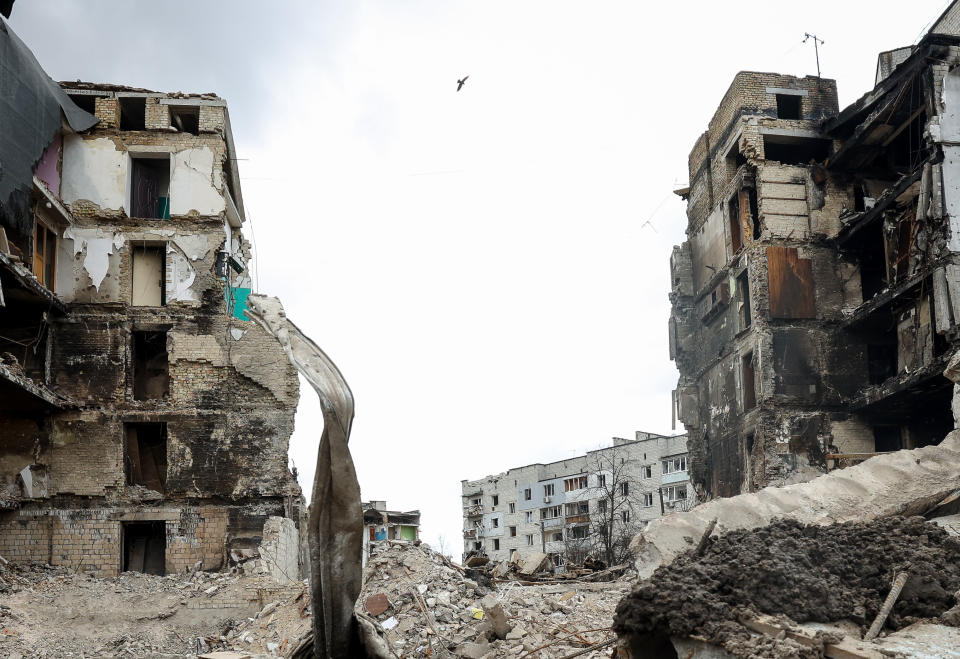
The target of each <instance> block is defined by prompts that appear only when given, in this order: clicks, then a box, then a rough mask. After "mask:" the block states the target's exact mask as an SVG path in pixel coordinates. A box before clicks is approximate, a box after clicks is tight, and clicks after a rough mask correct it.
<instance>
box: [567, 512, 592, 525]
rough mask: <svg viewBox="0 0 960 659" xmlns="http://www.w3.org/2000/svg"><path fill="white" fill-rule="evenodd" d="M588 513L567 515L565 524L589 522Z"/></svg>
mask: <svg viewBox="0 0 960 659" xmlns="http://www.w3.org/2000/svg"><path fill="white" fill-rule="evenodd" d="M589 523H590V515H589V514H586V513H584V514H581V515H567V524H589Z"/></svg>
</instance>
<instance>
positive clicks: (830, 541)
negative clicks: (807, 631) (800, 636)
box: [614, 517, 960, 656]
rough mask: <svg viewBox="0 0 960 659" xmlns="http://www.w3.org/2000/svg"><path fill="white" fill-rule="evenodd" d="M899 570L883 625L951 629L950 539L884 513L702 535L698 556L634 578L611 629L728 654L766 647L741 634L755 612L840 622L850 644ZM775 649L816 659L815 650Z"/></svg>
mask: <svg viewBox="0 0 960 659" xmlns="http://www.w3.org/2000/svg"><path fill="white" fill-rule="evenodd" d="M902 571H906V572H908V573H909V574H910V578H909V580H908V581H907V583H906V586H905V587H904V589H903V591H902V593H901V595H900V597H899V599H898V600H897V602H896V605H895V606H894V608H893V611H892V613H891V614H890V616H889V618H888V619H887V625H888V626H889V627H890V628H891V629H894V630H897V629H901V628H903V627H905V626H907V625H910V624H913V623H916V622H920V621H935V622H941V623H945V624H948V625H956V624H957V623H960V606H958V607H957V608H955V609H954V608H952V607H955V606H957V605H960V601H958V600H957V595H958V594H960V593H958V591H960V539H958V538H956V537H955V536H952V535H949V534H948V533H947V532H946V531H944V530H943V529H942V528H940V527H938V526H936V525H934V524H932V523H929V522H927V521H926V520H925V519H924V518H922V517H910V518H902V517H893V518H887V519H880V520H875V521H872V522H860V523H857V522H849V523H846V524H836V525H832V526H817V525H803V524H800V523H798V522H795V521H786V520H784V521H778V522H775V523H773V524H771V525H769V526H765V527H761V528H759V529H753V530H748V531H735V532H731V533H728V534H726V535H724V536H722V537H720V538H716V539H712V540H711V542H710V544H709V545H708V546H707V547H706V549H705V551H704V552H703V554H702V555H700V554H698V552H697V550H696V549H692V550H690V551H689V552H687V553H685V554H683V555H681V556H680V557H678V558H677V559H676V560H674V561H673V562H672V563H671V564H670V565H669V566H665V567H663V568H661V569H659V570H657V571H656V572H655V573H654V575H653V576H652V577H651V578H650V579H647V580H645V581H642V582H641V583H640V584H639V585H638V586H637V587H636V588H635V590H634V591H633V592H632V593H631V594H630V595H629V596H628V597H627V598H625V599H624V601H623V602H622V603H621V604H620V605H619V606H618V607H617V617H616V622H615V625H614V628H615V629H616V631H617V633H618V634H621V635H625V636H626V635H629V636H634V637H641V636H648V637H650V638H651V639H655V638H657V637H674V636H680V637H683V636H688V637H689V636H696V637H698V638H702V639H705V640H706V641H709V642H711V643H714V644H716V645H721V646H723V647H724V648H725V649H726V650H727V651H728V652H731V653H732V654H734V655H735V656H746V655H745V654H744V652H745V651H746V649H748V648H750V647H751V645H752V644H753V645H755V644H757V643H769V639H766V638H764V637H762V635H761V637H760V638H758V637H757V635H756V634H755V633H752V631H751V629H750V626H749V625H750V621H751V620H755V619H757V618H758V614H770V615H777V616H781V617H785V618H787V619H789V620H790V621H792V622H793V623H805V622H821V623H830V622H838V621H849V622H853V623H855V624H856V625H857V626H858V628H859V629H858V630H859V634H858V635H857V636H856V638H860V636H861V635H862V633H863V632H865V631H866V630H867V626H868V625H869V624H870V623H871V621H872V620H873V619H874V618H875V616H876V615H877V613H878V612H879V610H880V608H881V605H882V604H883V601H884V598H885V597H886V596H887V593H888V591H889V590H890V586H891V583H892V581H893V578H894V576H895V575H896V574H898V573H900V572H902ZM840 636H841V637H842V636H843V635H842V634H841V635H840ZM831 639H832V640H831V642H835V641H838V640H839V639H836V638H833V637H831ZM780 643H781V645H783V648H782V649H783V650H786V649H787V648H794V649H797V648H800V649H802V650H803V651H804V652H803V656H824V654H823V649H822V648H821V649H810V648H804V647H803V646H802V645H801V644H799V643H798V642H797V641H794V640H790V639H781V640H780ZM761 656H768V655H767V654H762V655H761Z"/></svg>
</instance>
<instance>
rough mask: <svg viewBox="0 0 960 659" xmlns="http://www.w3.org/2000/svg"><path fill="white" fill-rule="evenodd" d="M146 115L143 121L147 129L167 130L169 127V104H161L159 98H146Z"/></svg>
mask: <svg viewBox="0 0 960 659" xmlns="http://www.w3.org/2000/svg"><path fill="white" fill-rule="evenodd" d="M145 101H146V115H145V117H144V123H145V125H146V127H147V130H169V128H170V106H169V105H161V104H160V103H159V99H158V98H156V97H154V98H147V99H145Z"/></svg>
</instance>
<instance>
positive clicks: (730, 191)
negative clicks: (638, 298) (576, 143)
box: [670, 5, 960, 497]
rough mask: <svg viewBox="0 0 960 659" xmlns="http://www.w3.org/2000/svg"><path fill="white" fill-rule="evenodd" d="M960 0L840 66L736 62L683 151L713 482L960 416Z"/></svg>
mask: <svg viewBox="0 0 960 659" xmlns="http://www.w3.org/2000/svg"><path fill="white" fill-rule="evenodd" d="M958 63H960V9H958V8H957V7H956V6H955V5H954V6H951V7H950V8H949V9H948V10H947V11H946V12H945V13H944V14H943V16H941V18H940V19H939V20H938V21H937V22H935V24H934V27H933V28H932V29H931V31H930V33H929V34H927V35H926V36H925V37H924V38H923V39H922V40H921V41H920V42H919V43H918V44H917V45H915V46H910V47H906V48H900V49H897V50H893V51H890V52H886V53H882V54H881V55H880V57H879V61H878V65H877V74H876V86H875V87H874V89H873V90H872V91H870V92H869V93H867V94H866V95H864V96H863V97H862V98H860V99H859V100H858V101H857V102H855V103H854V104H852V105H851V106H850V107H848V108H846V109H844V110H843V111H842V112H841V111H839V108H838V104H837V90H836V83H835V82H834V81H832V80H827V79H821V78H819V77H813V76H807V77H804V78H797V77H793V76H787V75H778V74H773V73H754V72H742V73H739V74H738V75H737V76H736V77H735V78H734V80H733V82H732V84H731V85H730V88H729V90H728V91H727V93H726V95H725V96H724V98H723V100H722V101H721V103H720V106H719V108H717V110H716V112H715V114H714V116H713V118H712V119H711V121H710V123H709V126H708V128H707V131H706V132H705V133H703V134H702V135H701V136H700V138H699V139H698V140H697V142H696V144H695V145H694V148H693V151H692V152H691V153H690V157H689V173H690V184H689V187H687V188H684V189H682V190H678V191H677V193H678V194H680V195H681V196H683V197H684V198H685V199H686V200H687V215H688V226H687V240H686V241H685V242H684V243H683V244H682V245H680V246H679V247H675V248H674V251H673V255H672V258H671V275H672V276H671V279H672V291H671V293H670V298H671V301H672V305H673V310H672V314H671V318H670V347H671V358H673V359H674V360H675V361H676V364H677V367H678V369H679V371H680V381H679V384H678V389H677V391H676V394H675V405H676V410H675V411H676V413H677V414H678V416H679V418H680V420H681V421H682V422H683V424H684V425H685V427H686V429H687V431H688V433H689V448H690V457H691V479H692V481H693V482H694V484H695V485H696V487H697V488H698V489H699V490H700V491H701V492H702V493H703V494H704V495H705V496H707V497H710V496H729V495H735V494H738V493H740V492H749V491H755V490H757V489H759V488H762V487H764V486H766V485H771V484H772V485H777V484H785V483H790V482H796V481H803V480H809V479H810V478H812V477H815V476H817V475H819V474H821V473H822V472H824V471H825V470H827V469H830V468H834V467H842V466H847V465H849V464H851V463H853V462H856V461H858V460H862V459H864V458H866V457H868V456H870V455H873V454H875V453H883V452H888V451H896V450H900V449H910V448H917V447H923V446H926V445H929V444H935V443H938V442H940V441H941V440H942V439H943V437H944V436H945V435H946V434H947V433H948V432H949V431H950V430H952V429H953V428H954V416H953V414H952V412H951V401H952V398H953V385H952V383H951V382H950V381H949V380H947V379H946V378H945V377H944V376H943V371H944V367H945V366H946V365H947V360H948V357H949V356H950V355H951V354H952V353H953V352H954V351H955V350H956V348H957V347H958V344H960V340H958V336H960V335H958V332H957V328H958V323H960V146H958V144H960V70H958V69H956V65H957V64H958Z"/></svg>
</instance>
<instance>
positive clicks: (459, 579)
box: [0, 540, 632, 659]
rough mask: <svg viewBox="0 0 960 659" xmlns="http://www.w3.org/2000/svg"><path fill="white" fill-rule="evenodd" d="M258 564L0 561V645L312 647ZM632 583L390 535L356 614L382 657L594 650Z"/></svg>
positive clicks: (289, 652) (165, 653)
mask: <svg viewBox="0 0 960 659" xmlns="http://www.w3.org/2000/svg"><path fill="white" fill-rule="evenodd" d="M245 566H246V564H244V567H245ZM256 572H257V570H256V569H255V570H252V571H251V570H247V573H243V571H242V569H238V570H234V571H233V573H206V572H200V571H197V572H191V573H186V574H177V575H168V576H164V577H160V576H153V575H146V574H137V573H129V572H125V573H123V574H121V575H119V576H117V577H107V578H102V577H95V576H92V575H85V574H82V573H81V574H77V573H75V572H74V571H72V570H68V569H66V568H62V567H51V566H43V565H33V566H31V565H13V564H9V565H3V564H2V561H0V602H2V604H0V629H3V630H4V631H3V634H2V635H0V656H7V655H8V654H9V655H11V656H15V655H17V654H19V655H21V656H22V657H24V658H30V659H33V658H40V657H49V656H77V657H79V656H81V653H82V655H83V656H87V657H90V656H132V657H169V658H171V659H172V658H173V657H184V658H186V657H190V658H195V657H197V656H201V657H203V656H204V655H207V654H210V653H215V652H233V653H236V654H234V655H226V656H233V657H236V658H237V659H242V658H247V657H250V658H261V657H262V658H266V657H310V656H312V654H311V653H312V638H313V625H312V621H311V615H312V611H311V606H310V594H309V589H308V588H307V585H306V584H305V583H304V582H302V581H301V582H295V583H291V584H288V585H278V584H277V583H276V581H274V580H273V579H272V578H269V577H266V576H259V575H258V574H257V573H256ZM631 583H632V579H629V578H627V579H623V580H620V581H615V582H609V583H579V582H575V581H574V582H564V583H558V584H550V583H544V584H538V585H535V586H524V585H522V584H521V583H520V582H510V583H506V584H502V585H494V586H492V587H491V586H489V585H488V586H485V585H483V584H481V583H479V582H478V581H474V580H472V579H469V578H468V577H466V576H465V575H464V572H463V569H462V568H460V567H459V566H458V565H455V564H453V563H451V562H449V561H448V560H446V559H445V558H444V557H443V556H441V555H440V554H438V553H436V552H434V551H432V550H431V549H430V548H429V547H427V546H426V545H423V544H420V543H419V542H405V541H394V540H388V541H384V542H381V543H378V544H377V545H376V546H375V547H374V549H373V554H372V556H371V557H370V561H369V563H368V564H367V567H366V569H365V571H364V586H363V592H362V594H361V596H360V599H359V601H358V603H357V612H358V614H359V615H361V616H363V617H364V618H365V619H366V620H369V621H371V624H372V626H373V627H375V628H376V630H377V632H378V633H379V634H380V635H381V636H382V638H383V640H385V641H386V642H387V643H388V644H389V648H390V650H389V651H387V653H386V654H385V655H384V656H396V657H411V658H412V657H428V656H432V657H473V658H475V659H478V658H481V657H482V658H485V659H493V658H494V657H503V656H513V657H520V656H524V655H526V654H528V653H531V652H535V654H533V655H532V656H534V657H537V659H559V658H560V657H564V656H566V655H568V654H571V653H573V652H577V651H580V650H586V652H585V654H583V655H580V656H583V657H587V658H588V659H600V658H601V657H606V656H609V644H612V642H613V640H614V638H615V637H614V636H613V632H612V631H611V629H610V627H611V624H612V622H613V614H614V608H615V606H616V603H617V602H618V601H619V600H620V599H621V598H623V597H624V596H625V595H626V594H627V593H628V592H629V589H630V585H631ZM91 602H96V603H97V605H96V606H95V607H92V606H91V605H90V603H91ZM501 637H502V638H501ZM604 643H606V644H608V645H606V646H604V647H600V646H601V645H602V644H604ZM538 648H540V649H539V650H538ZM391 652H392V653H393V654H390V653H391ZM71 653H72V655H71ZM213 656H217V655H213ZM221 656H223V655H221Z"/></svg>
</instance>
